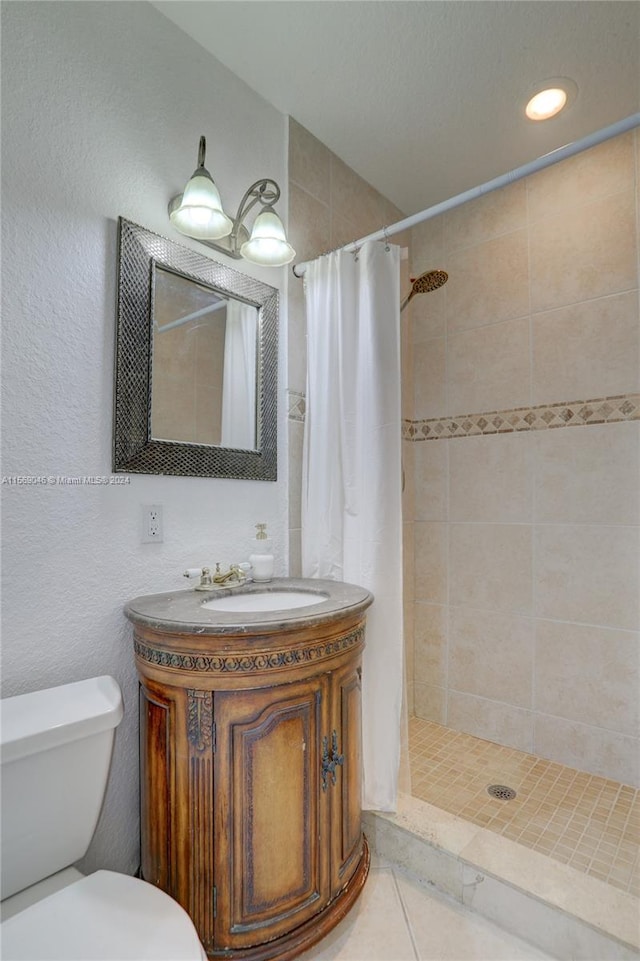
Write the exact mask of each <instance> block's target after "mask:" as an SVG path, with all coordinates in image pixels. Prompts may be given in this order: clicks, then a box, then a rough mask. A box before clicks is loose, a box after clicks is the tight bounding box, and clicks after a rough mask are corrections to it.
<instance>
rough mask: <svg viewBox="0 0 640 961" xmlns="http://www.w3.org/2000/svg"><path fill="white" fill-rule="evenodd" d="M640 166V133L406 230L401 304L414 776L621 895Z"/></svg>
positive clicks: (630, 856)
mask: <svg viewBox="0 0 640 961" xmlns="http://www.w3.org/2000/svg"><path fill="white" fill-rule="evenodd" d="M639 172H640V133H639V131H638V129H635V130H631V131H629V132H625V133H622V134H621V135H619V136H616V137H614V138H613V139H610V140H607V141H606V142H604V143H602V144H599V145H597V146H593V147H591V148H590V149H589V150H586V151H584V152H583V153H580V154H578V155H576V156H574V157H571V158H568V159H566V160H563V161H562V162H561V163H559V164H557V165H555V166H553V167H550V168H548V169H546V170H541V171H540V172H537V173H534V174H532V175H530V176H528V177H525V178H523V179H521V180H519V181H518V182H516V183H513V184H510V185H508V186H505V187H503V188H502V189H499V190H497V191H495V192H493V193H490V194H488V195H486V196H483V197H480V198H478V199H475V200H472V201H470V202H469V203H466V204H464V205H462V206H460V207H458V208H456V209H454V210H450V211H449V212H447V213H443V214H441V215H440V216H437V217H434V218H432V219H430V220H427V221H426V222H424V223H422V224H420V225H418V226H416V227H414V228H413V230H412V237H411V244H410V272H411V274H412V276H413V275H418V274H420V272H421V270H423V269H424V268H425V267H426V266H429V265H431V264H434V263H437V264H438V265H441V266H442V267H444V268H445V269H446V270H447V272H448V274H449V280H448V283H447V284H446V286H444V287H442V288H441V289H439V290H435V291H433V292H431V293H429V295H428V296H426V297H415V298H414V299H413V300H412V302H411V303H410V305H409V306H408V308H407V310H406V311H405V312H404V314H403V319H402V335H403V371H402V375H403V417H404V420H403V439H404V443H403V460H404V469H405V476H406V479H407V482H406V488H405V493H404V504H403V531H404V551H405V576H404V591H405V640H406V651H407V677H408V684H407V686H408V692H407V696H408V701H409V707H410V715H411V717H410V724H409V754H410V761H411V775H412V791H413V794H414V796H415V797H417V798H421V799H423V800H424V801H426V802H428V803H429V804H431V805H434V806H436V807H438V808H440V809H442V810H445V811H447V812H449V813H451V814H453V815H456V816H458V817H461V818H463V819H466V820H467V821H469V822H470V823H472V824H474V825H477V826H479V827H483V828H486V829H488V830H489V831H491V832H493V833H495V834H499V835H501V836H502V837H504V838H507V839H510V840H512V841H514V842H516V843H517V844H519V845H523V846H526V847H528V848H530V849H532V850H534V851H536V852H538V853H540V854H543V855H546V856H548V857H549V858H550V859H552V860H553V861H554V862H561V863H564V864H566V865H569V866H570V867H571V868H573V869H575V870H576V871H578V872H581V873H584V874H587V875H588V876H590V877H592V878H596V879H598V880H599V881H601V882H602V883H604V884H606V885H608V886H611V887H614V888H615V889H616V890H620V891H624V892H626V893H628V894H630V895H633V896H635V897H638V896H639V895H640V864H639V861H638V850H639V848H638V845H639V842H640V801H639V794H638V791H637V786H638V784H639V783H640V781H639V777H640V772H639V770H638V763H639V758H640V751H639V741H638V733H639V732H638V689H639V680H640V678H639V675H638V666H639V661H640V648H639V644H638V633H637V631H638V627H639V624H638V617H639V610H640V605H639V591H638V584H639V583H640V580H639V574H638V523H639V521H640V516H639V513H640V497H639V491H638V477H639V476H640V430H639V428H640V424H639V423H638V417H639V415H640V396H639V394H638V391H639V390H640V383H639V378H640V374H639V371H640V365H639V363H638V356H639V355H638V344H639V335H640V330H639V321H638V318H639V309H638V229H639V228H638V221H639V220H640V207H639V201H638V196H639V193H638V177H639ZM407 280H408V278H405V283H406V282H407ZM492 785H497V786H498V788H504V789H505V790H504V792H502V793H501V792H500V790H498V791H497V792H494V794H497V796H492V793H491V791H490V788H491V787H492Z"/></svg>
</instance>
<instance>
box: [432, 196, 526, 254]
mask: <svg viewBox="0 0 640 961" xmlns="http://www.w3.org/2000/svg"><path fill="white" fill-rule="evenodd" d="M442 218H443V220H444V246H445V250H446V251H447V253H450V252H451V251H453V250H456V249H458V248H459V247H471V246H473V245H474V244H481V243H483V242H484V241H486V240H492V239H494V238H495V237H500V236H501V235H502V234H509V233H513V231H514V230H520V229H521V228H522V227H526V225H527V188H526V182H525V181H524V180H519V181H517V182H516V183H514V184H510V185H509V186H508V187H503V188H502V189H501V190H493V191H492V192H491V193H489V194H486V195H485V196H484V197H478V198H477V200H471V201H468V202H467V203H466V204H463V205H462V206H461V207H456V208H455V209H454V210H450V211H449V212H448V213H446V214H443V215H442Z"/></svg>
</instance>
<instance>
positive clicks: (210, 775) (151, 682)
mask: <svg viewBox="0 0 640 961" xmlns="http://www.w3.org/2000/svg"><path fill="white" fill-rule="evenodd" d="M372 600H373V598H372V596H371V594H370V593H369V592H368V591H366V590H364V589H363V588H359V587H355V586H353V585H348V584H342V583H339V582H335V581H322V580H296V579H289V578H287V579H281V580H274V581H272V582H270V583H269V584H268V585H265V584H262V585H259V584H251V585H246V586H243V587H240V588H231V589H227V590H216V591H214V592H210V593H201V592H198V591H193V590H192V591H179V592H175V593H170V594H156V595H150V596H148V597H139V598H136V599H135V600H133V601H131V602H129V603H128V604H127V605H126V608H125V613H126V615H127V617H128V618H129V619H130V620H131V621H132V622H133V624H134V648H135V659H136V665H137V669H138V674H139V678H140V760H141V843H142V877H143V878H144V879H145V880H146V881H150V882H151V883H153V884H156V885H158V887H160V888H162V890H164V891H166V892H167V893H168V894H170V895H172V896H173V897H174V898H175V899H176V900H177V901H178V902H179V903H180V904H182V906H183V907H184V908H185V909H186V911H187V912H188V913H189V914H190V916H191V918H192V919H193V921H194V923H195V925H196V928H197V930H198V934H199V936H200V939H201V941H202V943H203V945H204V947H205V950H206V951H207V953H208V955H209V956H210V957H211V958H242V959H254V961H259V959H268V958H292V957H294V956H295V955H297V954H299V953H300V952H301V951H304V950H306V949H307V948H309V947H310V946H311V945H312V944H314V943H315V942H316V941H318V940H319V939H320V938H321V937H323V936H324V935H325V934H326V933H327V932H328V931H330V930H331V928H333V927H334V926H335V925H336V924H337V923H338V921H340V920H341V919H342V918H343V917H344V915H345V914H346V913H347V911H348V910H349V908H350V907H351V905H352V904H353V903H354V901H355V899H356V898H357V896H358V894H359V893H360V891H361V889H362V886H363V884H364V882H365V880H366V877H367V873H368V869H369V852H368V848H367V843H366V840H365V838H364V836H363V834H362V828H361V763H362V762H361V704H360V698H361V672H362V668H361V658H362V651H363V648H364V630H365V611H366V609H367V608H368V607H369V605H370V604H371V602H372ZM210 601H213V602H214V604H213V606H212V607H208V606H207V604H208V603H209V602H210ZM290 604H291V605H293V604H304V605H305V606H295V607H294V606H290ZM221 605H222V607H223V608H225V607H228V608H234V607H240V610H233V609H227V610H224V609H222V610H221V609H220V606H221Z"/></svg>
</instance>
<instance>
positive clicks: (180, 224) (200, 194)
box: [169, 167, 233, 240]
mask: <svg viewBox="0 0 640 961" xmlns="http://www.w3.org/2000/svg"><path fill="white" fill-rule="evenodd" d="M169 217H170V220H171V223H172V224H173V226H174V227H175V228H176V230H179V231H180V233H181V234H185V235H186V236H187V237H194V238H195V239H196V240H218V239H219V238H220V237H228V236H229V234H230V233H231V230H232V229H233V221H232V220H230V218H229V217H227V215H226V214H225V212H224V210H223V209H222V201H221V200H220V194H219V192H218V188H217V187H216V185H215V183H214V181H213V178H212V177H211V175H210V174H209V172H208V171H207V170H206V169H205V168H204V167H198V169H197V170H196V171H195V173H194V174H193V176H192V177H191V180H190V181H189V183H188V184H187V186H186V187H185V189H184V193H183V195H182V200H181V202H180V205H179V206H178V207H176V209H175V210H173V211H172V212H171V213H170V214H169Z"/></svg>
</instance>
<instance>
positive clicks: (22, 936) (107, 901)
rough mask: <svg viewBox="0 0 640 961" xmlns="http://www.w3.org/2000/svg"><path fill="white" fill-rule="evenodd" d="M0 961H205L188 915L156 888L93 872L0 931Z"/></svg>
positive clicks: (141, 882) (12, 918)
mask: <svg viewBox="0 0 640 961" xmlns="http://www.w3.org/2000/svg"><path fill="white" fill-rule="evenodd" d="M0 933H1V936H2V957H3V961H147V959H148V961H206V957H207V956H206V954H205V952H204V949H203V947H202V945H201V944H200V941H199V940H198V935H197V933H196V929H195V927H194V925H193V922H192V921H191V918H190V917H189V915H188V914H187V913H186V911H184V910H183V909H182V908H181V907H180V905H179V904H178V903H177V902H176V901H174V900H173V898H170V897H169V895H168V894H165V893H164V892H163V891H160V890H159V889H158V888H155V887H153V885H151V884H147V883H146V882H145V881H140V880H138V879H137V878H131V877H129V876H128V875H126V874H115V873H114V872H113V871H96V872H95V874H90V875H89V876H88V877H86V878H82V880H81V881H76V882H75V883H74V884H70V885H69V886H68V887H66V888H63V889H62V890H61V891H57V892H56V893H55V894H52V895H50V896H49V897H47V898H43V900H42V901H38V902H37V903H36V904H34V905H32V906H31V907H29V908H26V909H25V910H24V911H21V912H20V913H19V914H16V915H14V916H13V917H11V918H8V919H7V920H6V921H3V923H2V925H0Z"/></svg>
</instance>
